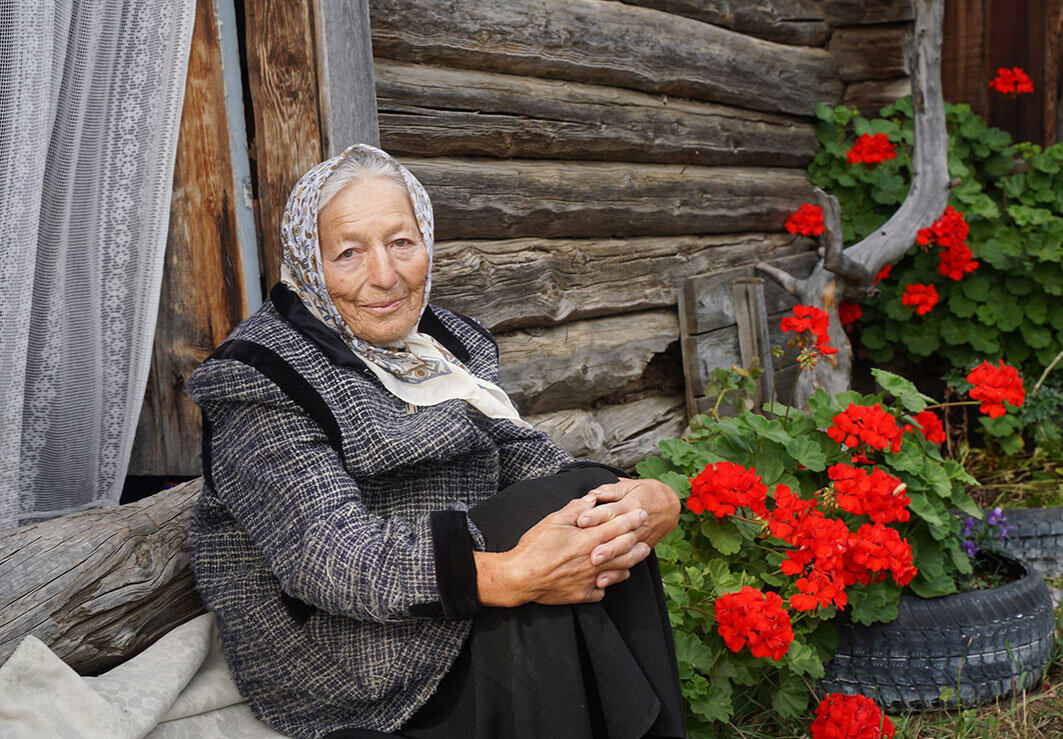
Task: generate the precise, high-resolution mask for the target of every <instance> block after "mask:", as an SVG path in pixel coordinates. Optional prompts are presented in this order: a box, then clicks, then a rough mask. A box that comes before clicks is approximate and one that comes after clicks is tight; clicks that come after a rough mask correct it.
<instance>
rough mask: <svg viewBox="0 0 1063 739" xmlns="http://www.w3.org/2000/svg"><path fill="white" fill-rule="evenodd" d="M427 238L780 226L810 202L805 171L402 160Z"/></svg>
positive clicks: (700, 231)
mask: <svg viewBox="0 0 1063 739" xmlns="http://www.w3.org/2000/svg"><path fill="white" fill-rule="evenodd" d="M402 162H403V164H405V165H406V166H407V167H409V169H410V171H412V172H413V173H414V174H415V175H416V176H417V177H418V178H419V179H420V180H421V182H422V183H424V186H425V188H426V189H427V190H428V193H429V195H430V196H431V197H432V202H433V204H434V206H435V218H436V235H437V237H438V238H439V239H440V240H445V239H509V238H518V237H522V236H535V237H540V238H556V237H584V238H597V237H609V236H647V235H655V236H659V235H681V234H705V233H735V232H740V231H781V230H782V228H783V224H784V223H785V222H786V219H787V217H788V215H789V213H790V212H792V211H793V210H795V209H796V208H797V206H798V205H799V204H800V203H801V202H802V201H806V200H811V198H812V185H811V184H810V183H809V182H808V179H807V178H806V177H805V173H804V170H799V169H779V168H768V167H756V168H754V167H681V166H679V165H675V164H668V165H654V164H628V163H616V164H613V163H606V162H544V161H534V160H507V161H496V160H488V161H484V160H466V159H450V158H438V159H410V158H404V159H403V160H402Z"/></svg>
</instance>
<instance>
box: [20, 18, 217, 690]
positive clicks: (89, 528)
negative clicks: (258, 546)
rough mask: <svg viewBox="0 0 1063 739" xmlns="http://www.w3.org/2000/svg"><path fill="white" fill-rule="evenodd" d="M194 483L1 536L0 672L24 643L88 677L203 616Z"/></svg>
mask: <svg viewBox="0 0 1063 739" xmlns="http://www.w3.org/2000/svg"><path fill="white" fill-rule="evenodd" d="M207 4H209V2H208V3H207ZM200 5H201V6H202V5H203V3H200ZM194 48H195V47H194V46H193V49H194ZM195 53H197V52H196V51H194V50H193V54H195ZM202 483H203V480H202V478H198V479H196V480H192V481H191V482H188V483H185V484H183V485H179V486H177V487H174V488H171V489H169V490H166V491H164V492H162V493H158V494H157V495H153V496H151V497H150V498H145V499H144V500H141V501H137V502H136V503H129V504H127V505H123V506H119V507H117V508H109V509H107V510H103V511H85V512H83V513H74V514H71V515H69V516H62V517H60V518H53V519H51V520H49V521H44V522H41V523H35V524H30V525H28V526H21V527H18V528H9V529H4V530H2V531H0V664H3V662H4V660H6V659H7V657H8V655H10V654H11V652H13V651H14V650H15V647H16V646H18V643H19V642H20V641H21V640H22V638H23V637H24V636H26V635H28V634H32V635H33V636H35V637H37V638H38V639H40V640H41V641H42V642H44V643H45V644H46V645H47V646H48V647H49V648H50V649H51V650H52V651H53V652H55V653H56V654H57V655H58V656H59V657H60V658H62V659H63V661H65V662H66V663H67V664H69V665H70V666H71V667H73V668H74V669H75V670H77V671H79V672H80V673H82V674H95V673H98V672H101V671H104V670H107V669H109V668H111V667H113V666H115V665H117V664H118V663H120V662H122V661H123V660H125V659H126V658H128V657H132V656H133V655H135V654H136V653H137V652H140V651H141V650H143V649H145V648H146V647H148V646H150V645H151V644H152V642H154V641H155V640H156V639H158V638H159V637H161V636H162V635H163V634H165V633H166V632H167V631H169V630H170V629H172V628H173V627H175V626H178V625H180V624H182V623H184V622H185V621H188V620H189V619H191V618H193V617H195V616H197V615H198V614H200V613H203V612H204V611H205V608H204V607H203V603H202V601H201V600H200V599H199V596H198V595H197V594H196V591H195V582H194V580H193V578H192V572H191V570H190V569H189V554H188V526H189V523H190V521H191V519H192V510H193V506H194V505H195V502H196V500H197V499H198V498H199V492H200V489H201V487H202Z"/></svg>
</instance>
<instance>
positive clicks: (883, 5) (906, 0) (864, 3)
mask: <svg viewBox="0 0 1063 739" xmlns="http://www.w3.org/2000/svg"><path fill="white" fill-rule="evenodd" d="M820 5H821V6H822V8H823V18H824V20H826V21H827V23H828V24H830V25H832V26H860V25H865V24H870V23H896V22H898V21H910V20H913V19H914V18H915V6H914V5H913V4H912V0H821V2H820Z"/></svg>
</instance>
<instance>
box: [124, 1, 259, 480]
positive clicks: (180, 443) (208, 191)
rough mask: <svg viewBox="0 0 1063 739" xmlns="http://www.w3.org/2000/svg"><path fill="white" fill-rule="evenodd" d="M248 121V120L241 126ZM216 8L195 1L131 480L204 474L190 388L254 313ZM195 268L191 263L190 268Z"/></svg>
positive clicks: (196, 412) (132, 457)
mask: <svg viewBox="0 0 1063 739" xmlns="http://www.w3.org/2000/svg"><path fill="white" fill-rule="evenodd" d="M240 125H243V122H242V121H241V122H240ZM238 197H239V196H238V194H237V193H236V191H235V182H234V180H233V168H232V163H231V160H230V155H229V119H228V113H227V110H226V107H225V87H224V82H223V80H222V65H221V49H220V41H219V36H218V25H217V19H216V18H215V16H214V4H213V3H212V2H210V0H199V2H198V3H196V20H195V26H194V28H193V32H192V45H191V51H190V53H189V58H188V75H187V79H186V83H185V98H184V108H183V109H182V111H181V129H180V134H179V138H178V142H177V157H176V160H175V162H174V175H173V195H172V197H171V200H170V226H169V234H168V237H167V241H166V256H165V260H166V266H165V268H164V269H163V277H162V287H161V293H160V296H159V316H158V321H157V323H156V327H155V341H154V344H153V346H152V356H151V370H150V372H149V375H148V382H147V386H146V389H145V394H144V404H143V405H142V407H141V413H140V419H139V422H138V425H137V433H136V438H135V440H134V442H133V448H132V452H131V456H130V460H129V468H128V473H129V474H131V475H198V474H199V425H200V420H199V409H198V408H196V406H195V404H194V403H193V402H192V401H191V400H190V399H189V398H188V396H187V395H186V394H185V392H184V383H185V380H186V379H187V377H188V375H189V374H191V372H192V370H194V369H195V368H196V367H197V366H198V365H199V363H200V362H201V361H203V359H204V358H205V357H206V356H207V355H208V354H210V352H211V351H212V350H213V348H214V347H215V346H217V345H218V344H220V343H221V342H222V341H223V340H224V339H225V336H226V335H227V334H228V333H229V331H230V330H231V329H232V328H233V327H234V326H235V325H236V324H237V323H239V322H240V321H241V320H242V319H243V317H244V316H246V315H247V295H246V290H247V288H248V287H250V288H251V289H253V290H256V291H257V290H258V289H259V287H258V284H257V277H256V284H254V285H251V286H247V285H245V284H244V279H243V268H242V259H241V255H240V249H241V246H240V243H239V239H238V238H237V226H236V219H237V216H236V210H235V208H236V201H237V198H238ZM189 265H193V267H192V268H190V267H189Z"/></svg>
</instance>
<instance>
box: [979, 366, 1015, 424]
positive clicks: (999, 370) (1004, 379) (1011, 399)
mask: <svg viewBox="0 0 1063 739" xmlns="http://www.w3.org/2000/svg"><path fill="white" fill-rule="evenodd" d="M967 382H969V383H971V384H972V385H974V387H973V388H972V389H971V392H970V396H971V399H972V400H980V401H982V404H981V405H980V406H979V407H978V410H980V411H981V412H982V413H985V414H987V415H988V416H989V417H990V418H999V417H1000V416H1003V415H1004V414H1005V413H1006V412H1007V409H1006V408H1005V407H1004V403H1005V402H1007V403H1011V404H1012V405H1015V406H1019V405H1022V403H1023V401H1024V400H1026V390H1025V389H1024V388H1023V386H1022V378H1021V377H1019V373H1018V371H1017V370H1016V369H1015V368H1014V367H1011V366H1009V365H1006V364H1004V360H1003V359H1001V360H1000V366H999V367H995V366H993V365H991V364H990V363H989V362H986V361H983V362H982V363H981V364H980V365H978V366H977V367H975V368H974V369H973V370H971V371H970V373H969V374H968V375H967Z"/></svg>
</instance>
